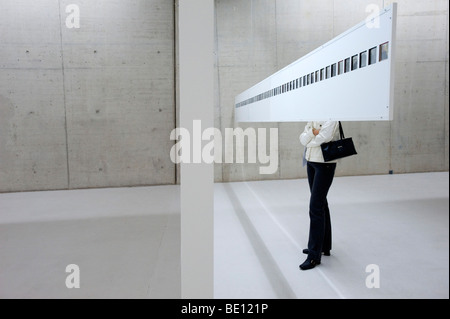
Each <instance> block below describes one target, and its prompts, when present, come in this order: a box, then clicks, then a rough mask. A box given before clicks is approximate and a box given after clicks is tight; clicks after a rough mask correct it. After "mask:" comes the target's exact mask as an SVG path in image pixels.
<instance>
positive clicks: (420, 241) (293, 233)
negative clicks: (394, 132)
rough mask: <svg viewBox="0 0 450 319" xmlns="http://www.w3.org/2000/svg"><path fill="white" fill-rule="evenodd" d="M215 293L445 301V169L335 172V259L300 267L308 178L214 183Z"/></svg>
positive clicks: (332, 207)
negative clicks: (370, 173) (346, 174)
mask: <svg viewBox="0 0 450 319" xmlns="http://www.w3.org/2000/svg"><path fill="white" fill-rule="evenodd" d="M215 195H216V198H215V207H216V209H215V233H214V234H215V266H216V267H215V271H216V272H215V297H216V298H330V299H341V298H342V299H345V298H348V299H362V298H364V299H381V298H395V299H405V298H433V299H434V298H436V299H437V298H449V175H448V172H444V173H420V174H404V175H380V176H358V177H338V178H335V180H334V182H333V185H332V187H331V189H330V192H329V196H328V201H329V205H330V210H331V219H332V227H333V231H332V232H333V248H332V251H331V256H329V257H326V256H323V257H322V263H321V265H319V266H318V267H316V268H314V269H311V270H307V271H302V270H300V269H299V268H298V265H299V264H300V263H302V262H303V261H304V259H305V255H303V254H302V253H301V251H302V249H303V248H306V245H307V238H308V225H309V216H308V200H309V189H308V184H307V180H306V179H300V180H284V181H263V182H242V183H228V184H217V185H216V192H215Z"/></svg>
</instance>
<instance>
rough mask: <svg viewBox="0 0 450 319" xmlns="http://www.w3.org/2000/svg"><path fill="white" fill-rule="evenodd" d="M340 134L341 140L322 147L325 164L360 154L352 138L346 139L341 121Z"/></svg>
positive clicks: (324, 144)
mask: <svg viewBox="0 0 450 319" xmlns="http://www.w3.org/2000/svg"><path fill="white" fill-rule="evenodd" d="M339 134H340V139H339V140H337V141H331V142H328V143H323V144H322V145H320V147H321V148H322V154H323V159H324V161H325V162H328V161H333V160H336V159H339V158H343V157H347V156H351V155H356V154H358V153H356V149H355V145H354V144H353V140H352V138H351V137H348V138H345V136H344V130H343V129H342V124H341V121H339Z"/></svg>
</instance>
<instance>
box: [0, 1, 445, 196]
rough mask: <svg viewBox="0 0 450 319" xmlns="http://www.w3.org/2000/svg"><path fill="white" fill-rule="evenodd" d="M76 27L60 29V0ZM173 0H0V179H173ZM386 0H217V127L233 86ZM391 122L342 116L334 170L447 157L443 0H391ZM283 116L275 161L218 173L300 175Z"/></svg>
mask: <svg viewBox="0 0 450 319" xmlns="http://www.w3.org/2000/svg"><path fill="white" fill-rule="evenodd" d="M72 3H74V4H77V5H78V6H79V7H80V10H81V12H80V13H81V27H80V28H79V29H68V28H67V27H66V25H65V19H66V17H67V16H68V13H66V12H65V8H66V6H67V5H69V4H72ZM173 4H174V2H173V1H167V0H127V1H122V0H109V1H107V0H97V1H90V0H77V1H71V0H40V1H33V0H2V2H1V10H0V39H1V46H0V192H8V191H28V190H47V189H69V188H86V187H111V186H135V185H156V184H171V183H177V182H179V178H177V176H178V177H179V172H177V167H176V165H174V164H173V163H172V162H171V160H170V157H169V152H170V148H171V146H172V145H173V141H170V139H169V134H170V131H171V130H172V129H173V128H174V127H175V125H176V121H177V116H176V113H177V112H176V111H175V104H176V101H175V99H176V93H175V82H176V78H175V74H176V69H177V68H176V64H175V63H174V60H175V59H174V55H175V49H176V46H175V44H174V43H175V39H176V38H175V36H176V34H175V29H174V5H173ZM369 4H377V5H378V6H380V8H382V7H383V6H384V5H388V4H389V1H382V0H364V1H363V0H349V1H338V0H315V1H309V0H245V1H243V0H216V39H217V41H216V52H215V54H216V91H215V94H216V103H215V105H214V107H215V127H217V128H220V129H221V130H222V133H224V130H225V128H226V127H234V126H235V124H234V115H233V114H234V113H233V112H234V105H233V104H234V97H235V95H236V94H238V93H240V92H242V91H243V90H245V89H247V88H248V87H250V86H251V85H253V84H255V83H257V82H258V81H260V80H262V79H264V78H265V77H267V76H269V75H271V74H272V73H274V72H276V71H277V70H279V69H280V68H282V67H284V66H286V65H288V64H289V63H291V62H292V61H294V60H296V59H298V58H299V57H301V56H303V55H305V54H307V53H309V52H310V51H312V50H313V49H315V48H317V47H318V46H320V45H321V44H323V43H325V42H326V41H328V40H330V39H332V38H333V37H335V36H336V35H338V34H340V33H341V32H343V31H345V30H347V29H348V28H350V27H352V26H353V25H355V24H357V23H359V22H361V21H363V20H364V19H365V18H366V17H367V16H368V14H369V13H368V12H366V11H365V10H366V6H367V5H369ZM398 15H399V16H398V36H397V60H396V82H395V85H396V92H395V115H394V121H392V122H355V123H351V122H345V123H343V124H344V126H345V131H346V134H347V135H348V136H353V137H354V140H355V143H356V146H357V149H358V152H359V155H358V156H355V157H352V158H349V159H346V160H343V161H341V163H340V165H339V166H338V170H337V175H365V174H387V173H388V172H389V170H393V171H394V173H407V172H425V171H442V170H448V168H449V162H448V158H449V153H448V152H449V148H448V146H449V140H448V138H449V124H448V108H449V106H448V83H449V82H448V80H449V79H448V78H449V75H448V52H449V51H448V22H447V21H448V2H447V1H445V0H425V1H410V0H400V1H398ZM304 125H305V123H280V124H277V123H273V124H267V123H266V124H261V125H257V126H255V125H250V124H246V125H242V128H244V129H245V128H247V127H263V128H264V127H266V128H270V127H276V128H278V129H279V139H278V143H279V168H278V170H277V172H276V173H275V174H273V175H261V174H259V166H260V165H259V164H258V163H257V164H215V180H216V181H217V182H221V181H224V182H226V181H238V180H259V179H278V178H302V177H305V176H306V172H305V170H304V168H302V166H301V155H302V147H301V146H300V144H299V142H298V136H299V134H300V132H301V131H302V130H303V127H304Z"/></svg>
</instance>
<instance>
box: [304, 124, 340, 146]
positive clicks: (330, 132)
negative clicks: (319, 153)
mask: <svg viewBox="0 0 450 319" xmlns="http://www.w3.org/2000/svg"><path fill="white" fill-rule="evenodd" d="M337 126H338V122H336V121H327V122H325V123H324V124H323V125H322V128H321V129H320V130H319V134H317V135H316V136H314V135H313V138H312V139H311V140H310V141H309V142H308V143H307V144H306V145H305V144H303V145H305V146H306V147H316V146H320V145H321V144H323V143H327V142H330V141H331V140H332V139H333V136H334V133H335V132H336V128H337ZM311 134H313V133H312V132H311Z"/></svg>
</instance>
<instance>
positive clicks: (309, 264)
mask: <svg viewBox="0 0 450 319" xmlns="http://www.w3.org/2000/svg"><path fill="white" fill-rule="evenodd" d="M317 265H320V260H315V259H311V258H307V259H306V260H305V261H304V262H303V264H301V265H300V266H299V267H300V269H301V270H308V269H313V268H314V267H316V266H317Z"/></svg>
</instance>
